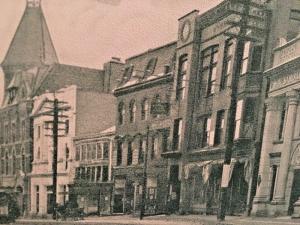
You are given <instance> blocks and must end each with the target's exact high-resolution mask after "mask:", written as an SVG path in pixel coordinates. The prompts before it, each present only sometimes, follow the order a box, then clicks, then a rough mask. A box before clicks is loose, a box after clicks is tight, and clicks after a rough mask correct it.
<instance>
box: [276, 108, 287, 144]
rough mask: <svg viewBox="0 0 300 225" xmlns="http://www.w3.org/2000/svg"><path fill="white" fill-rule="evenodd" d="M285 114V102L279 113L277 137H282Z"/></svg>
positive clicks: (280, 138)
mask: <svg viewBox="0 0 300 225" xmlns="http://www.w3.org/2000/svg"><path fill="white" fill-rule="evenodd" d="M285 114H286V106H285V104H284V105H283V106H282V109H281V114H280V124H279V130H278V139H279V140H282V139H283V133H284V123H285Z"/></svg>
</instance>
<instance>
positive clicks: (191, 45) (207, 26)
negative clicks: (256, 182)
mask: <svg viewBox="0 0 300 225" xmlns="http://www.w3.org/2000/svg"><path fill="white" fill-rule="evenodd" d="M259 6H260V5H259ZM251 7H254V8H253V9H251V10H250V15H252V17H254V18H258V20H259V21H258V22H257V21H254V22H257V23H255V26H261V27H258V29H259V28H261V29H262V28H264V25H265V22H266V21H267V16H266V13H265V11H264V9H261V8H260V7H259V8H255V4H254V6H251ZM242 10H243V3H242V2H237V1H229V0H228V1H223V2H222V3H220V4H219V5H217V6H216V7H214V8H212V9H210V10H209V11H207V12H205V13H203V14H200V15H199V12H198V11H192V12H191V13H189V14H187V15H185V16H183V17H181V18H180V19H179V32H178V41H177V49H176V68H175V75H174V92H172V98H171V118H172V119H173V120H174V125H173V129H172V130H171V134H172V137H171V138H172V140H173V144H172V147H171V148H169V149H168V152H166V153H163V156H164V157H165V158H167V159H168V167H169V171H170V173H171V171H176V172H174V174H173V175H172V176H171V177H172V179H173V180H174V179H176V180H177V181H176V182H174V184H175V183H179V184H180V186H179V189H180V191H178V192H179V193H180V201H178V203H179V205H177V209H178V210H180V211H181V212H183V213H187V212H194V213H195V212H198V213H201V212H202V213H216V212H217V209H218V207H219V193H220V185H221V177H222V166H223V162H224V154H225V148H226V144H225V140H226V137H227V134H226V130H227V127H228V125H227V121H228V111H229V107H230V104H231V94H232V89H231V81H232V77H233V73H234V71H236V69H235V67H236V66H238V65H235V64H236V61H235V59H236V58H235V55H236V44H237V39H236V38H235V36H234V32H236V29H238V27H236V25H237V24H238V22H239V19H240V18H241V15H242V14H243V13H242ZM252 17H251V18H252ZM252 27H253V26H252ZM261 29H259V30H261ZM264 32H265V31H263V33H264ZM265 33H266V32H265ZM230 34H231V36H230ZM249 36H251V38H249V39H247V40H246V41H245V44H244V52H241V53H240V54H242V56H243V57H242V63H241V65H240V66H241V69H240V73H239V75H238V76H239V82H238V91H237V92H238V93H237V108H236V116H235V132H234V147H233V150H232V151H233V154H232V161H231V162H232V163H231V172H230V175H231V176H230V178H229V180H230V182H229V191H228V202H229V205H228V207H227V212H228V213H242V212H244V211H245V209H246V203H247V195H248V189H249V188H248V187H249V185H250V184H249V182H250V177H251V176H249V174H250V173H251V167H250V166H249V165H252V164H253V161H254V159H253V152H254V151H255V137H256V136H255V135H256V130H257V129H258V127H259V126H258V123H257V121H258V117H259V114H258V110H256V108H258V106H259V104H260V94H261V90H262V65H261V64H262V60H261V59H262V56H263V55H264V54H265V53H264V52H265V46H264V39H265V36H264V35H262V36H260V35H256V34H254V32H253V31H251V32H250V31H249ZM250 40H255V41H250ZM175 176H176V178H174V177H175ZM170 182H171V181H170ZM169 192H170V193H173V190H172V189H170V190H169ZM174 195H176V193H174Z"/></svg>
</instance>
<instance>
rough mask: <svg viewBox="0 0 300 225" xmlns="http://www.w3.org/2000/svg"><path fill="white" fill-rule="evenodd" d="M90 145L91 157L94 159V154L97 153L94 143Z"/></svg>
mask: <svg viewBox="0 0 300 225" xmlns="http://www.w3.org/2000/svg"><path fill="white" fill-rule="evenodd" d="M91 147H92V159H93V160H95V159H96V154H97V147H96V143H94V144H91Z"/></svg>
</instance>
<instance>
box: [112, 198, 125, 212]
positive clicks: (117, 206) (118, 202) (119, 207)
mask: <svg viewBox="0 0 300 225" xmlns="http://www.w3.org/2000/svg"><path fill="white" fill-rule="evenodd" d="M114 213H123V195H122V194H115V196H114Z"/></svg>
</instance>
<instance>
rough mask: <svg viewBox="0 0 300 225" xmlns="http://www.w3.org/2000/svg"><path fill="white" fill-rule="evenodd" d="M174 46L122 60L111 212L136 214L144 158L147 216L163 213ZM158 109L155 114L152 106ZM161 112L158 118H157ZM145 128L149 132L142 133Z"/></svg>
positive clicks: (117, 94) (139, 198) (150, 50)
mask: <svg viewBox="0 0 300 225" xmlns="http://www.w3.org/2000/svg"><path fill="white" fill-rule="evenodd" d="M175 48H176V42H172V43H169V44H166V45H163V46H160V47H158V48H155V49H149V50H148V51H147V52H144V53H142V54H139V55H136V56H133V57H131V58H129V59H127V60H126V62H125V66H124V74H123V77H122V81H121V84H120V86H118V88H117V89H115V91H114V94H115V96H116V97H117V104H118V105H117V120H116V143H115V145H116V147H115V149H114V154H113V156H114V157H113V165H114V179H115V186H114V190H115V191H114V205H113V208H114V212H124V213H125V212H126V213H128V212H138V211H139V210H140V202H141V194H142V179H143V177H142V173H143V167H144V160H145V152H147V154H148V155H147V158H148V160H147V162H148V163H147V194H146V196H147V198H146V199H147V200H146V213H159V212H160V213H161V212H164V211H165V205H166V202H167V196H168V194H167V193H168V192H167V189H168V181H167V180H168V179H167V176H168V171H167V167H166V166H167V164H166V161H165V160H164V159H163V158H162V157H161V154H162V153H163V152H165V151H167V149H168V147H169V135H170V130H171V127H172V120H170V111H169V107H170V105H169V102H170V93H171V89H172V85H173V73H172V71H173V65H174V54H175ZM157 103H159V105H160V106H161V107H160V110H159V109H156V108H157V107H155V105H157ZM158 111H161V112H158ZM148 126H149V132H147V127H148Z"/></svg>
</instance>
